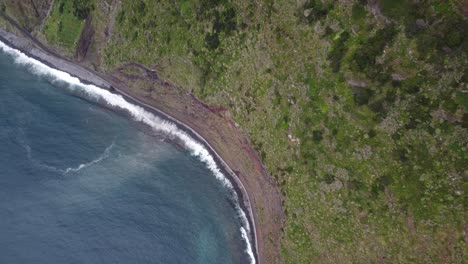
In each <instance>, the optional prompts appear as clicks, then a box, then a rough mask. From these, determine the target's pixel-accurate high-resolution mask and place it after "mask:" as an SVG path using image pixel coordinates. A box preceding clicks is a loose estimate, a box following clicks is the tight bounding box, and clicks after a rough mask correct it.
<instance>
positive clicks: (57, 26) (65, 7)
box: [43, 0, 85, 51]
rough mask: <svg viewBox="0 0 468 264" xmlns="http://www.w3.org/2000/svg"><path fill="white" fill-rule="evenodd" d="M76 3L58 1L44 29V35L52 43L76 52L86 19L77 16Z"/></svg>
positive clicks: (63, 0) (64, 0)
mask: <svg viewBox="0 0 468 264" xmlns="http://www.w3.org/2000/svg"><path fill="white" fill-rule="evenodd" d="M73 2H74V1H66V0H58V1H55V2H54V6H53V9H52V11H51V13H50V15H49V17H48V18H47V20H46V22H45V25H44V27H43V33H44V35H45V36H46V38H47V40H48V41H49V42H51V43H54V44H57V45H60V46H61V47H64V48H65V49H67V50H69V51H74V50H75V48H76V44H77V43H78V40H79V38H80V34H81V30H82V29H83V26H84V23H85V19H84V18H80V17H78V16H77V15H76V11H75V8H74V5H73Z"/></svg>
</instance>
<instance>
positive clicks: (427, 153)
mask: <svg viewBox="0 0 468 264" xmlns="http://www.w3.org/2000/svg"><path fill="white" fill-rule="evenodd" d="M78 2H81V1H78ZM100 2H104V1H100ZM60 3H65V4H63V6H62V9H63V12H61V9H60ZM73 10H75V11H73ZM76 10H78V9H77V8H76V6H74V5H72V1H55V6H54V9H53V11H52V14H51V16H50V17H49V19H48V20H47V26H46V27H47V28H45V29H44V30H45V32H46V36H47V38H48V39H50V40H53V41H54V42H58V43H62V44H63V45H64V46H65V47H68V48H71V47H73V46H74V44H75V43H76V40H77V38H78V36H79V32H80V30H81V27H82V25H83V21H82V18H83V17H85V16H83V15H81V14H80V12H81V11H79V12H78V13H77V12H76ZM80 10H87V11H86V12H91V11H92V7H91V9H89V10H88V9H86V6H85V7H84V9H80ZM119 10H120V11H119V12H118V13H117V15H116V19H115V25H114V29H113V33H112V38H111V39H110V41H109V42H106V43H107V44H106V46H105V47H104V53H103V63H104V64H103V65H102V67H103V68H104V69H105V70H107V71H111V70H113V69H115V68H116V67H118V66H119V65H121V64H123V63H126V62H129V61H133V62H139V63H143V64H145V65H148V66H151V65H155V64H158V65H159V67H158V68H159V69H161V75H162V77H163V78H165V79H167V80H170V81H172V82H174V83H177V84H179V85H181V86H183V87H186V88H187V89H190V90H191V91H192V92H193V93H195V94H196V95H197V96H198V97H200V98H201V99H203V100H204V101H205V102H206V103H209V104H215V105H224V106H226V107H228V108H229V109H230V111H231V113H232V115H233V118H234V119H235V121H236V122H237V123H238V124H239V125H240V126H241V127H242V128H243V129H244V130H245V131H246V132H247V133H248V134H249V135H250V138H251V140H252V142H253V144H254V145H255V147H256V149H257V151H258V153H259V154H260V155H261V157H262V159H263V161H264V163H265V164H266V167H267V168H268V169H269V171H270V173H271V175H273V176H274V177H275V179H276V180H277V181H278V182H279V183H280V186H281V191H282V194H283V195H284V197H285V205H284V206H285V211H286V215H287V222H286V223H285V225H284V230H285V234H284V238H283V240H282V255H283V257H284V260H285V262H286V263H347V262H355V263H369V262H370V263H376V262H379V263H380V262H385V263H415V262H416V263H434V262H437V263H439V262H444V263H463V262H465V263H466V261H467V257H466V256H467V254H466V253H467V247H466V241H465V239H466V237H464V230H465V229H466V223H465V221H464V219H465V215H466V213H465V212H466V201H465V199H466V198H465V190H466V188H467V187H468V186H467V184H466V180H467V179H468V170H467V168H466V164H468V152H467V147H468V130H467V124H468V113H467V104H468V95H467V81H468V75H467V74H468V71H467V67H466V65H467V59H468V58H467V51H468V39H467V36H466V33H465V32H468V22H467V18H466V17H467V14H466V10H467V8H466V3H465V2H463V1H456V0H447V1H436V0H422V1H412V0H379V1H366V0H350V1H331V0H330V1H328V0H307V1H297V2H296V1H290V2H287V1H274V0H266V1H263V2H261V3H256V4H254V3H253V2H252V1H242V0H240V1H228V0H195V1H188V0H181V1H150V0H132V1H122V4H121V7H120V9H119ZM464 12H465V13H464ZM79 17H81V19H79ZM61 27H62V30H60V28H61Z"/></svg>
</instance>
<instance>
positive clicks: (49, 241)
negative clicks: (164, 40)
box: [0, 51, 250, 263]
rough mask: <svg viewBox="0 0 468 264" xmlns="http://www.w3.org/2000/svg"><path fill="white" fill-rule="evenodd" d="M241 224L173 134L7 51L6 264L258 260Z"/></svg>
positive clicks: (0, 200) (1, 149)
mask: <svg viewBox="0 0 468 264" xmlns="http://www.w3.org/2000/svg"><path fill="white" fill-rule="evenodd" d="M241 224H242V223H241V219H240V218H239V215H238V211H237V209H236V207H235V206H234V202H233V200H232V197H231V193H230V192H229V191H228V190H227V189H226V186H224V185H223V183H222V181H219V179H217V178H216V177H215V175H213V172H212V171H210V170H209V169H208V168H207V167H206V164H204V163H202V162H201V161H200V160H199V159H198V158H197V157H194V156H193V155H191V154H190V153H189V152H188V151H186V150H184V149H183V148H180V147H177V146H174V145H173V144H171V143H170V140H168V136H167V135H165V134H155V133H154V132H152V131H151V130H148V129H146V128H144V127H142V125H139V124H138V123H137V122H134V121H132V120H131V119H129V118H128V117H127V116H126V115H124V114H121V113H118V112H114V111H111V110H109V109H107V108H104V107H102V106H100V105H99V104H96V103H90V102H89V101H88V100H83V99H82V98H80V97H79V96H77V93H73V92H72V91H70V90H68V89H62V88H61V87H60V84H58V85H52V84H50V82H49V81H47V80H46V79H45V78H43V77H38V76H36V75H33V74H31V73H30V72H28V70H26V69H25V67H24V66H20V65H18V64H15V63H14V60H13V58H12V57H11V56H9V55H6V54H4V53H3V52H1V51H0V263H249V262H250V259H249V255H248V254H247V253H246V245H245V244H246V243H245V241H244V240H243V239H242V236H241V235H242V234H241V232H239V230H240V228H241Z"/></svg>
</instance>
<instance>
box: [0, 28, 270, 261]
mask: <svg viewBox="0 0 468 264" xmlns="http://www.w3.org/2000/svg"><path fill="white" fill-rule="evenodd" d="M13 26H15V25H13ZM0 41H2V42H3V43H5V45H7V46H10V47H11V48H13V49H16V50H18V51H20V52H22V53H24V54H25V55H26V56H28V57H30V58H32V59H35V60H37V61H39V62H41V63H43V64H45V65H46V66H48V67H50V68H53V69H56V70H59V71H62V72H66V73H68V74H70V75H71V76H73V77H76V78H78V79H79V81H80V82H81V83H82V84H85V85H94V86H96V87H97V88H98V89H104V90H107V91H109V92H111V93H114V94H117V95H120V96H122V97H123V98H124V99H125V100H126V101H127V102H129V103H131V104H134V105H137V106H139V107H142V108H143V109H144V110H146V111H148V112H150V113H151V114H153V115H155V116H157V117H159V118H161V119H162V120H166V121H169V122H171V123H173V124H174V125H175V126H176V127H177V129H179V130H181V131H183V132H184V133H186V134H187V135H188V136H189V137H191V138H192V139H193V140H195V141H196V142H198V143H200V144H201V145H203V147H204V148H205V149H206V150H207V151H208V152H209V154H210V155H211V156H212V157H213V159H214V161H215V163H216V165H217V166H218V168H219V170H220V171H221V173H222V174H223V175H224V176H225V177H226V178H227V179H228V180H229V182H231V184H232V186H233V191H234V192H235V193H236V195H237V198H238V203H239V206H240V208H241V210H242V211H243V212H244V213H246V218H247V221H248V223H249V226H250V234H248V236H250V238H247V239H248V240H250V244H251V247H252V249H253V255H254V259H255V262H256V263H262V262H261V261H260V257H259V253H258V240H257V236H258V234H257V228H256V222H255V217H254V212H253V209H252V204H251V199H250V197H249V194H248V192H247V189H246V188H245V186H244V184H243V183H242V181H241V180H240V178H239V177H238V176H237V175H236V173H235V172H234V171H233V170H232V169H231V167H229V165H228V164H227V163H226V161H224V159H223V158H221V156H220V155H219V154H218V153H217V152H216V150H215V149H214V148H213V147H212V146H211V145H210V144H209V143H208V141H207V140H206V139H205V138H204V137H203V136H201V135H200V134H199V133H198V132H197V131H195V130H194V129H193V128H191V127H190V126H189V125H187V124H185V123H183V122H182V121H180V120H178V119H176V118H174V117H173V116H171V115H170V114H168V113H166V112H164V111H162V110H161V109H158V108H156V107H154V106H152V105H149V104H147V103H144V102H142V101H140V100H138V99H137V98H135V97H133V96H132V95H130V94H128V93H127V92H125V91H123V90H121V89H119V88H118V87H116V85H112V84H111V81H107V80H105V78H104V77H102V76H101V75H100V74H98V73H96V72H94V71H92V70H90V69H86V68H84V67H83V66H81V65H78V64H76V63H73V62H70V61H69V60H67V59H66V58H63V57H60V56H59V55H57V54H55V53H54V54H50V52H48V51H46V50H42V49H39V48H37V47H34V46H33V45H32V44H31V42H30V39H29V38H27V37H20V36H17V35H15V34H13V33H10V32H8V31H5V30H3V29H0Z"/></svg>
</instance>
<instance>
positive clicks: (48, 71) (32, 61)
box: [0, 38, 257, 264]
mask: <svg viewBox="0 0 468 264" xmlns="http://www.w3.org/2000/svg"><path fill="white" fill-rule="evenodd" d="M3 40H5V39H4V38H1V40H0V49H1V50H3V51H4V52H5V53H6V54H9V55H10V56H12V57H13V59H14V61H15V62H16V63H17V64H19V65H22V66H25V67H26V69H27V70H28V71H30V72H31V73H33V74H35V75H38V76H41V77H46V78H47V79H48V80H49V81H51V82H52V83H53V84H67V87H66V88H68V89H70V90H71V91H79V92H83V93H85V94H86V96H87V97H89V98H87V99H91V100H94V101H96V102H99V103H105V104H106V105H107V106H110V107H112V108H114V109H118V110H123V111H125V112H127V113H128V114H130V115H131V117H132V118H133V119H134V120H136V121H137V122H141V123H144V124H146V125H148V126H150V127H151V128H153V129H154V130H156V131H158V132H162V133H165V134H167V135H170V136H173V137H175V138H177V139H179V140H180V141H181V142H182V143H183V145H184V147H185V148H186V149H187V150H189V151H190V154H191V155H192V156H196V157H198V159H199V160H200V161H202V162H203V163H204V164H205V165H206V166H207V167H208V169H209V170H210V171H211V172H212V173H213V174H214V176H215V177H216V178H217V179H218V180H219V181H220V182H221V183H222V184H223V186H224V187H226V188H227V190H228V191H229V192H230V193H231V196H232V199H233V200H234V205H235V209H236V212H237V214H238V216H239V218H240V220H241V228H240V235H241V238H242V239H243V240H244V241H245V243H246V249H245V253H247V254H248V256H249V258H250V263H251V264H256V263H257V256H256V255H257V252H256V249H257V248H256V246H257V239H256V231H255V223H254V222H253V221H254V219H253V213H252V209H251V206H250V200H249V198H248V197H246V198H247V200H248V201H249V204H247V205H244V206H245V207H247V208H246V209H247V210H248V211H249V214H250V216H251V218H250V220H251V221H252V222H250V221H249V218H248V217H247V215H246V213H245V211H244V210H243V208H242V206H241V202H240V200H239V194H240V195H242V192H240V193H239V194H238V193H237V192H236V188H235V186H234V185H233V184H232V183H231V181H230V180H229V179H228V178H227V177H226V176H225V175H224V174H223V171H222V170H221V169H220V168H219V167H218V164H217V163H216V161H215V159H214V157H213V155H211V153H210V150H211V152H212V153H214V155H216V156H217V157H218V160H219V161H220V162H222V163H223V164H222V165H224V167H225V168H227V169H230V168H229V166H227V164H226V163H225V162H224V160H222V159H221V158H220V157H219V154H217V153H216V152H215V151H214V149H213V148H212V147H211V146H210V145H209V144H208V142H206V140H205V139H204V138H203V137H201V136H200V135H199V134H198V133H196V132H195V131H193V130H191V129H190V132H191V133H193V134H194V135H195V136H196V137H197V138H198V139H200V140H202V141H204V143H205V146H208V147H209V148H210V150H208V149H207V148H206V147H205V146H204V145H203V144H202V143H200V142H198V141H197V140H195V139H194V138H193V137H191V136H190V135H189V134H188V133H187V132H186V131H183V130H182V129H180V128H178V127H177V125H176V124H175V123H173V122H170V121H167V120H164V119H163V118H160V117H158V116H156V115H155V114H153V113H151V112H149V111H147V110H145V109H144V108H143V107H141V106H140V105H137V104H134V103H131V102H129V101H127V100H125V98H124V97H123V96H122V95H121V94H123V95H124V96H126V97H127V98H129V99H131V100H133V101H135V102H136V103H139V104H141V105H145V106H146V107H149V108H152V109H155V110H156V111H158V112H160V111H159V110H158V109H156V108H154V107H152V106H150V105H147V104H144V103H142V102H139V101H138V100H136V99H134V98H133V97H132V96H130V95H128V94H126V93H125V92H123V91H120V90H119V91H118V92H119V93H121V94H117V93H113V92H111V91H109V90H106V89H103V88H99V87H98V86H96V85H93V84H85V83H83V82H82V81H81V80H80V79H79V78H77V77H74V76H72V75H71V74H69V73H67V72H64V71H60V70H57V69H54V68H52V67H50V66H48V65H46V63H43V62H41V61H40V60H39V59H36V58H32V57H28V56H27V55H26V54H25V53H23V52H21V51H19V50H17V49H15V48H11V47H10V46H8V45H7V44H5V43H4V42H3ZM9 40H11V39H9ZM7 42H10V41H7ZM10 45H12V44H11V43H10ZM12 46H15V45H12ZM36 52H38V51H37V50H36ZM64 63H68V62H64ZM78 67H79V66H78ZM83 70H84V69H83ZM109 86H110V85H109ZM110 87H112V86H110ZM114 89H115V88H114ZM227 173H229V172H227ZM232 174H233V173H232ZM235 177H236V176H235V175H234V176H232V178H233V180H235V181H236V183H237V184H239V185H241V188H243V189H244V190H245V187H244V186H243V184H242V182H240V180H238V179H237V180H236V178H235ZM245 194H246V195H247V196H248V194H247V191H245ZM251 224H252V226H253V227H252V228H253V232H252V230H251V227H250V225H251ZM249 234H250V235H251V236H249ZM251 240H253V242H254V243H255V253H254V250H253V248H252V241H251Z"/></svg>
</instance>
